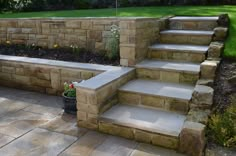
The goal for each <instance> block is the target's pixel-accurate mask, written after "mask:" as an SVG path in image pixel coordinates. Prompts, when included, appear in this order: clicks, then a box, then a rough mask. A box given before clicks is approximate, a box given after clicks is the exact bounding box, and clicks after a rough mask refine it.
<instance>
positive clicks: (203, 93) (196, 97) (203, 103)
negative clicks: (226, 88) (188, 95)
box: [191, 85, 214, 108]
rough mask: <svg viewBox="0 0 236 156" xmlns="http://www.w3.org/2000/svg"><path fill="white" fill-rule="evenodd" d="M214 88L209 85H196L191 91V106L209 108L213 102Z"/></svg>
mask: <svg viewBox="0 0 236 156" xmlns="http://www.w3.org/2000/svg"><path fill="white" fill-rule="evenodd" d="M213 95H214V90H213V88H211V87H208V86H203V85H197V86H196V87H195V89H194V92H193V97H192V103H193V104H192V106H191V107H198V108H202V107H203V108H211V105H212V104H213Z"/></svg>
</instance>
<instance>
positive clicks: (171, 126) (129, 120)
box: [100, 104, 186, 137]
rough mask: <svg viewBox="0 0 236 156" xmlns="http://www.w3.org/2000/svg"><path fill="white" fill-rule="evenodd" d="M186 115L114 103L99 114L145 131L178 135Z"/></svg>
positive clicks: (104, 118) (106, 118) (103, 118)
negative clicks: (114, 104)
mask: <svg viewBox="0 0 236 156" xmlns="http://www.w3.org/2000/svg"><path fill="white" fill-rule="evenodd" d="M185 119H186V116H184V115H180V114H177V113H173V112H167V111H161V110H156V109H150V108H144V107H138V106H131V105H121V104H119V105H116V106H113V107H112V108H111V109H110V110H108V111H107V112H105V113H104V114H102V115H101V118H100V120H102V121H104V122H106V121H108V122H112V123H115V124H118V125H122V126H127V127H133V128H137V129H141V130H145V131H151V132H155V133H160V134H165V135H169V136H174V137H178V136H179V134H180V132H181V130H182V126H183V124H184V121H185Z"/></svg>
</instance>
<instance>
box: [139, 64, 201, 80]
mask: <svg viewBox="0 0 236 156" xmlns="http://www.w3.org/2000/svg"><path fill="white" fill-rule="evenodd" d="M135 67H136V73H137V77H138V78H142V79H153V80H158V81H163V82H175V83H190V84H195V83H196V82H197V80H198V79H199V75H200V64H196V63H187V62H173V61H161V60H144V61H142V62H140V63H138V64H137V65H136V66H135Z"/></svg>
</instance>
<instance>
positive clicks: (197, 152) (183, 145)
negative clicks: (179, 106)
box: [179, 121, 206, 156]
mask: <svg viewBox="0 0 236 156" xmlns="http://www.w3.org/2000/svg"><path fill="white" fill-rule="evenodd" d="M205 127H206V126H205V125H203V124H200V123H195V122H189V121H186V122H185V124H184V127H183V130H182V131H181V133H180V144H179V151H180V152H182V153H185V154H187V155H189V156H202V155H203V150H204V148H205V144H206V139H205Z"/></svg>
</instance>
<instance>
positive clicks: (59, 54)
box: [0, 44, 120, 66]
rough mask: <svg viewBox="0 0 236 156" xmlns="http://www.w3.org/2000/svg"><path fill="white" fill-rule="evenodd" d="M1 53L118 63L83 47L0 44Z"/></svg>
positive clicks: (72, 60)
mask: <svg viewBox="0 0 236 156" xmlns="http://www.w3.org/2000/svg"><path fill="white" fill-rule="evenodd" d="M0 54H1V55H10V56H24V57H31V58H43V59H51V60H61V61H70V62H80V63H93V64H103V65H114V66H117V65H119V61H120V59H119V58H118V57H116V58H112V59H111V58H108V57H107V56H106V53H105V52H92V51H89V50H86V49H83V48H71V47H68V48H58V47H56V48H54V49H43V48H41V47H37V46H32V45H31V46H25V45H5V44H2V45H0Z"/></svg>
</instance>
